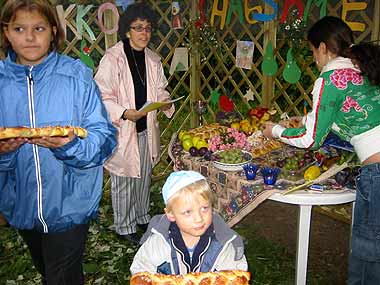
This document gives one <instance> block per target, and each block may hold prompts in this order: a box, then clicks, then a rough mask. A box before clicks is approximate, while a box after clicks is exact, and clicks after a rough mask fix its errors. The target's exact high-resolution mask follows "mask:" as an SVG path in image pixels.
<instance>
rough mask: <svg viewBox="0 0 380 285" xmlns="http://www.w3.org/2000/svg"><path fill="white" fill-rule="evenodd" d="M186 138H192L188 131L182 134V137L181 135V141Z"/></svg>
mask: <svg viewBox="0 0 380 285" xmlns="http://www.w3.org/2000/svg"><path fill="white" fill-rule="evenodd" d="M187 139H190V140H192V139H193V138H192V136H191V135H190V134H188V133H185V134H183V135H182V137H181V141H182V142H183V141H184V140H187Z"/></svg>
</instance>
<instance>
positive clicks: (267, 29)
mask: <svg viewBox="0 0 380 285" xmlns="http://www.w3.org/2000/svg"><path fill="white" fill-rule="evenodd" d="M264 11H265V13H266V14H270V13H273V8H272V7H271V6H270V5H268V4H265V7H264ZM276 24H277V20H274V21H268V22H264V46H263V47H264V51H265V48H266V47H267V44H268V42H269V41H271V42H272V45H273V56H274V57H275V55H276V54H275V49H276ZM274 76H275V75H273V76H268V75H265V74H263V87H262V105H263V106H265V107H270V105H271V103H272V98H273V94H274Z"/></svg>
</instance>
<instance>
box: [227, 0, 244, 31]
mask: <svg viewBox="0 0 380 285" xmlns="http://www.w3.org/2000/svg"><path fill="white" fill-rule="evenodd" d="M233 11H236V12H237V14H238V15H239V21H240V24H243V23H244V14H243V5H242V4H241V0H231V2H230V5H229V7H228V13H227V20H226V21H227V25H229V24H230V22H231V15H232V12H233Z"/></svg>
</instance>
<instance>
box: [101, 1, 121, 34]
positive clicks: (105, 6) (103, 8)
mask: <svg viewBox="0 0 380 285" xmlns="http://www.w3.org/2000/svg"><path fill="white" fill-rule="evenodd" d="M106 10H111V11H112V12H113V14H114V15H115V17H116V18H115V26H114V27H113V28H112V29H109V30H107V29H106V28H105V27H104V25H103V14H104V11H106ZM98 23H99V27H100V29H101V30H102V32H103V33H105V34H107V35H112V34H113V33H116V32H117V30H118V29H119V12H118V11H117V8H116V6H115V5H114V4H112V3H104V4H102V5H100V7H99V9H98Z"/></svg>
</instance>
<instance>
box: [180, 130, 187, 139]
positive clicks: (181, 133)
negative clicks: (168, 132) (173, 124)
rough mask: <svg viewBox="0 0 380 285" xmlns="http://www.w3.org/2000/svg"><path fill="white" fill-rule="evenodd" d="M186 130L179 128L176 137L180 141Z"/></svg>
mask: <svg viewBox="0 0 380 285" xmlns="http://www.w3.org/2000/svg"><path fill="white" fill-rule="evenodd" d="M186 133H187V132H186V131H185V130H180V131H179V133H178V139H179V140H180V141H181V140H182V137H183V136H184V135H185V134H186Z"/></svg>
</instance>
